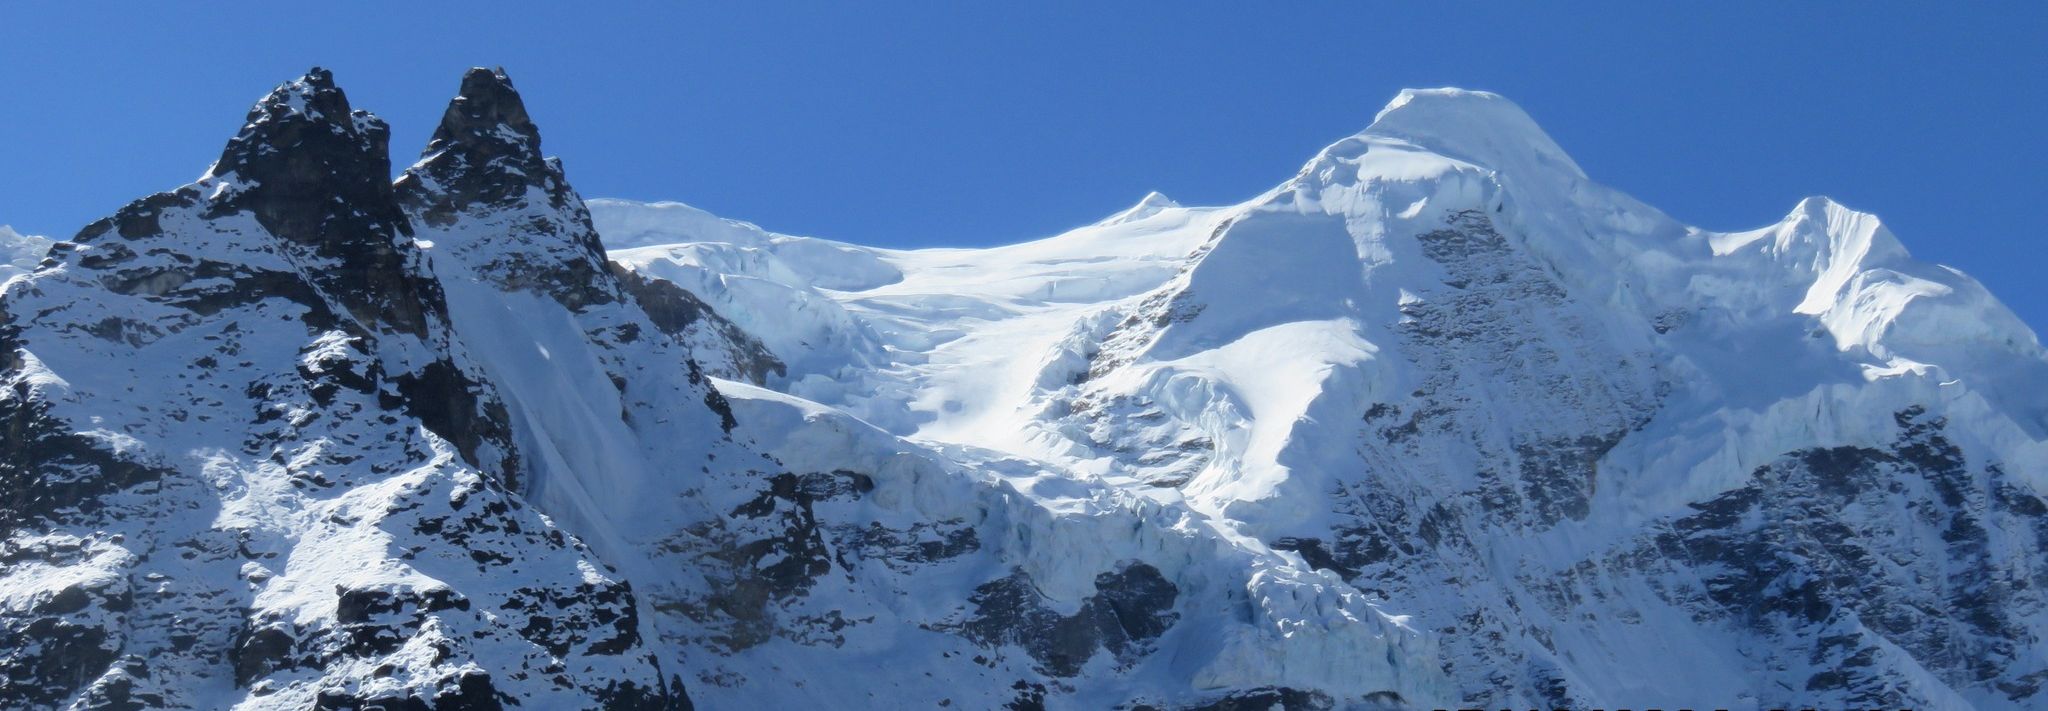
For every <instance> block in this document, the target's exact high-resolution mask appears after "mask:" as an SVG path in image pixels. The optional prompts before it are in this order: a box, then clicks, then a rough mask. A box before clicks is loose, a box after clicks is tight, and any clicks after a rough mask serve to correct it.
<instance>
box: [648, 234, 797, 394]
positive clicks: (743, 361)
mask: <svg viewBox="0 0 2048 711" xmlns="http://www.w3.org/2000/svg"><path fill="white" fill-rule="evenodd" d="M608 264H609V266H610V268H611V272H612V274H613V275H614V276H616V277H618V280H619V284H620V285H621V286H623V287H624V288H625V290H626V293H628V294H632V295H633V300H634V301H636V302H639V304H640V308H642V309H645V310H646V311H647V317H648V318H649V319H652V320H653V321H654V325H655V327H657V328H660V329H661V332H662V333H666V334H668V335H669V336H670V337H673V338H676V339H678V340H684V341H685V342H688V339H690V338H691V336H692V334H693V332H696V331H700V330H701V331H708V332H710V333H711V334H713V335H715V336H716V338H717V339H718V340H719V341H721V342H722V343H723V344H726V350H727V351H729V352H730V353H731V354H732V356H731V357H732V361H733V365H734V366H736V367H737V368H738V370H739V372H738V375H740V376H741V377H744V378H745V379H746V380H747V381H748V382H751V383H753V384H755V385H760V384H763V383H766V382H768V375H769V374H770V373H773V374H775V375H776V376H777V377H781V376H783V375H787V374H788V372H789V371H788V368H787V367H786V366H784V365H783V363H782V360H781V359H778V358H776V357H775V354H774V353H771V352H769V351H768V346H766V345H764V344H762V343H761V340H760V339H758V338H755V337H754V336H753V334H750V333H747V332H746V331H743V330H740V327H739V326H738V325H736V324H734V323H733V322H731V321H728V320H726V319H725V317H723V316H720V315H718V312H716V311H713V310H711V305H710V304H707V303H704V300H703V299H699V298H697V295H696V294H692V293H690V292H689V291H687V290H685V289H683V288H682V287H680V286H676V285H675V284H674V283H673V282H670V281H668V280H666V279H658V278H654V277H649V276H643V275H641V274H639V273H636V272H634V271H632V270H629V269H627V268H625V267H623V266H620V265H619V263H617V262H610V263H608Z"/></svg>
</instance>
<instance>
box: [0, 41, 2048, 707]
mask: <svg viewBox="0 0 2048 711" xmlns="http://www.w3.org/2000/svg"><path fill="white" fill-rule="evenodd" d="M388 133H389V132H388V129H386V128H385V127H384V125H383V124H382V122H381V121H380V120H378V119H376V118H375V117H374V116H372V115H370V114H368V113H367V112H363V111H360V110H357V109H355V108H354V107H352V106H350V105H349V104H348V102H347V98H346V96H345V95H344V94H342V93H341V91H340V89H339V88H338V87H336V86H335V85H334V82H333V79H332V76H331V74H329V73H327V72H325V71H323V70H319V69H315V70H313V71H311V72H308V73H307V75H305V76H304V77H301V78H300V79H298V80H295V81H292V82H287V83H285V84H283V85H281V86H280V87H279V88H278V89H277V90H275V91H273V92H272V93H271V94H269V95H267V96H266V97H265V98H264V99H262V100H261V101H259V102H258V103H257V105H256V106H255V107H254V108H253V109H252V110H251V112H250V114H249V119H248V121H247V122H246V124H245V125H244V126H243V127H242V129H241V130H240V131H238V132H237V134H236V136H235V138H234V139H232V140H230V142H229V144H228V146H227V148H226V149H225V150H224V151H223V154H222V158H221V160H220V161H218V162H216V163H215V164H214V166H213V167H212V168H210V169H209V170H208V171H207V172H206V173H205V175H204V176H203V177H202V178H201V179H200V180H199V181H198V182H195V183H193V184H191V185H188V186H185V187H181V188H178V189H176V190H173V191H171V192H166V193H160V194H157V195H154V196H150V197H146V198H143V199H141V200H139V201H137V202H135V203H133V204H131V205H130V206H129V207H127V208H124V209H123V210H121V211H120V212H118V213H116V214H115V215H114V216H113V217H110V218H108V219H106V220H102V221H100V222H97V223H95V224H94V225H92V226H89V227H88V228H86V229H85V230H83V231H81V232H80V233H79V235H78V236H77V237H74V238H73V239H71V240H66V241H63V242H60V243H57V244H55V245H54V246H52V247H51V248H50V249H49V253H48V257H47V258H46V259H43V260H42V261H40V262H39V263H38V264H36V265H35V266H34V268H33V269H31V270H28V272H27V273H26V274H25V275H15V276H11V277H10V278H9V279H8V280H7V282H6V286H5V288H4V291H0V309H4V312H5V318H4V323H5V329H4V330H0V337H4V341H0V345H4V349H0V350H4V351H5V352H6V355H7V357H6V359H5V361H4V366H5V368H4V372H0V377H4V381H5V383H6V385H7V387H6V388H5V389H0V419H5V420H6V421H7V422H9V423H10V426H9V428H8V429H6V430H5V432H7V435H6V436H5V437H4V438H0V491H5V492H7V493H6V496H5V498H0V532H4V533H5V535H6V538H5V541H4V544H0V555H4V556H5V557H6V559H7V560H9V561H10V564H9V566H8V570H7V571H6V572H4V573H0V639H4V640H5V641H6V642H7V644H5V645H0V649H6V650H8V651H7V652H5V653H0V667H4V668H5V669H6V670H7V672H8V673H7V674H6V675H4V676H0V706H7V707H17V706H18V707H44V706H53V707H68V708H133V707H176V708H208V707H238V708H272V707H292V708H306V707H313V708H371V707H419V708H504V707H512V706H520V707H532V706H535V705H539V706H555V705H571V706H586V707H604V708H692V707H705V708H728V707H736V706H743V705H761V704H767V705H775V706H785V705H791V706H793V705H800V704H808V705H816V704H820V703H824V704H830V705H835V706H867V707H894V706H900V705H907V704H926V703H929V704H936V705H941V706H947V705H960V706H965V707H973V708H983V707H987V708H993V707H998V706H1002V707H1008V708H1017V709H1026V708H1099V707H1125V708H1183V709H1223V708H1239V707H1271V706H1278V707H1282V708H1299V709H1321V708H1339V707H1342V708H1412V707H1422V708H1433V707H1438V706H1448V705H1453V704H1455V705H1460V706H1465V705H1474V706H1495V705H1507V706H1523V705H1543V706H1550V707H1559V708H1566V707H1569V708H1577V707H1589V708H1591V707H1616V706H1641V705H1652V704H1663V705H1679V704H1690V705H1701V704H1712V705H1716V706H1727V707H1742V708H1748V707H1758V708H1762V707H1779V706H1785V705H1799V706H1830V707H1832V706H1843V707H1847V706H1866V707H1876V706H1900V707H1944V708H1946V707H1957V708H1961V707H1979V708H2023V707H2026V706H2028V705H2030V704H2031V703H2032V702H2034V701H2038V700H2039V693H2040V685H2041V683H2042V682H2043V680H2048V671H2044V669H2043V667H2042V663H2043V662H2042V660H2041V659H2040V658H2039V655H2038V654H2037V653H2035V652H2034V651H2032V650H2034V649H2035V648H2036V647H2038V645H2039V640H2040V639H2041V635H2042V634H2043V633H2044V632H2048V609H2044V608H2048V601H2044V599H2043V595H2044V593H2043V592H2042V590H2043V589H2044V587H2043V586H2048V577H2044V572H2043V571H2048V557H2044V554H2043V553H2042V550H2044V548H2048V546H2044V544H2048V499H2044V498H2043V496H2042V492H2043V489H2044V482H2043V481H2042V479H2043V476H2044V474H2048V466H2044V465H2048V436H2044V435H2043V434H2042V432H2043V427H2044V425H2048V419H2044V412H2043V410H2042V409H2041V407H2040V405H2038V404H2037V403H2035V402H2033V401H2031V400H2030V399H2029V398H2028V397H2027V395H2026V393H2028V392H2039V389H2038V388H2036V387H2034V386H2035V385H2037V384H2048V358H2044V357H2043V355H2042V351H2041V348H2040V346H2039V343H2038V340H2037V339H2036V338H2035V337H2034V335H2033V333H2032V331H2031V330H2029V329H2028V328H2027V327H2026V326H2025V325H2024V324H2023V323H2021V322H2020V321H2019V320H2018V319H2017V318H2016V317H2014V316H2012V315H2011V312H2010V311H2009V310H2007V309H2005V308H2004V307H2003V305H2001V304H1999V303H1998V302H1997V300H1996V299H1995V298H1993V297H1992V296H1991V295H1990V294H1988V292H1985V291H1984V290H1983V289H1982V287H1981V286H1980V285H1977V284H1976V283H1975V282H1974V281H1973V280H1970V279H1969V278H1968V277H1967V276H1966V275H1962V274H1961V273H1960V272H1956V271H1954V270H1951V269H1947V268H1944V267H1938V266H1933V265H1926V264H1924V263H1920V262H1917V261H1914V260H1912V259H1911V257H1910V255H1909V254H1907V253H1906V251H1905V250H1904V248H1903V246H1901V245H1900V244H1899V243H1898V241H1897V239H1896V238H1895V237H1893V236H1892V235H1890V233H1889V231H1888V230H1886V229H1885V228H1884V227H1883V226H1882V224H1881V223H1879V222H1878V221H1877V220H1876V219H1875V218H1874V217H1872V216H1869V215H1867V214H1864V213H1858V212H1855V211H1852V210H1849V209H1847V208H1843V207H1841V206H1839V205H1837V204H1835V203H1833V202H1832V201H1827V200H1824V199H1810V200H1807V201H1803V202H1801V203H1800V205H1799V206H1798V207H1797V208H1795V209H1794V210H1793V212H1792V214H1790V215H1788V216H1787V217H1786V218H1785V219H1784V220H1782V221H1780V222H1779V223H1777V224H1775V225H1771V226H1767V227H1764V228H1760V229H1758V230H1752V231H1748V232H1738V233H1715V232H1709V231H1705V230H1700V229H1697V228H1692V227H1688V226H1685V225H1682V224H1679V223H1677V222H1676V221H1674V220H1671V219H1670V218H1669V217H1667V216H1665V215H1663V214H1662V213H1660V212H1657V211H1656V210H1655V209H1654V208H1650V207H1648V206H1645V205H1642V204H1641V203H1639V202H1636V201H1634V200H1633V199H1630V198H1628V197H1627V196H1625V195H1622V194H1621V193H1619V192H1616V191H1614V190H1611V189H1608V188H1605V187H1602V186H1600V185H1598V184H1597V183H1594V182H1592V180H1591V179H1590V178H1588V177H1587V176H1586V175H1585V174H1584V173H1583V172H1582V171H1581V170H1580V169H1579V168H1578V166H1577V165H1576V164H1575V163H1574V162H1572V161H1571V159H1570V158H1569V156H1568V155H1566V154H1565V153H1564V152H1563V149H1562V148H1559V147H1558V146H1556V144H1555V142H1554V141H1551V140H1550V139H1549V138H1548V137H1547V136H1546V135H1544V134H1543V133H1542V130H1541V129H1540V128H1539V127H1537V126H1536V124H1535V122H1534V121H1533V119H1530V118H1529V117H1528V115H1527V114H1526V113H1524V112H1522V111H1521V110H1520V109H1519V108H1516V107H1515V106H1514V105H1513V104H1512V102H1508V101H1507V100H1506V99H1503V98H1500V97H1498V96H1496V95H1493V94H1488V93H1484V92H1468V91H1462V90H1449V89H1438V90H1411V91H1404V92H1402V93H1401V94H1400V95H1399V96H1397V97H1396V98H1395V100H1394V101H1393V102H1391V103H1390V104H1389V106H1388V108H1387V109H1385V110H1383V111H1381V112H1380V114H1379V115H1378V116H1377V117H1376V118H1375V121H1374V123H1373V125H1372V127H1369V128H1367V129H1365V130H1363V131H1361V132H1360V133H1358V134H1355V135H1353V136H1350V137H1347V138H1344V139H1340V140H1339V141H1337V142H1335V143H1333V144H1331V145H1330V146H1329V147H1328V148H1326V149H1325V150H1323V151H1321V152H1319V153H1318V154H1317V155H1316V156H1314V157H1312V158H1311V159H1310V160H1309V161H1308V162H1307V163H1306V164H1305V165H1304V168H1303V169H1302V170H1301V171H1300V172H1299V173H1298V174H1297V175H1295V176H1293V177H1292V178H1291V179H1288V180H1286V181H1284V182H1282V183H1280V184H1279V185H1278V186H1276V187H1275V188H1274V189H1272V190H1270V191H1268V192H1266V193H1265V194H1263V195H1260V196H1256V197H1253V198H1252V199H1250V200H1248V201H1246V202H1243V203H1239V204H1236V205H1229V206H1222V207H1187V206H1181V205H1179V204H1177V203H1174V202H1172V201H1170V200H1167V199H1165V198H1164V196H1160V195H1158V194H1157V193H1153V194H1151V195H1148V196H1146V197H1145V198H1144V199H1143V200H1140V201H1139V202H1138V203H1137V204H1136V205H1134V206H1133V207H1132V208H1130V209H1127V210H1125V211H1122V212H1120V213H1118V214H1116V215H1113V216H1111V217H1110V218H1108V219H1104V220H1103V221H1100V222H1097V223H1095V224H1091V225H1087V226H1083V227H1078V228H1076V229H1074V230H1071V231H1069V232H1067V233H1064V234H1061V235H1057V236H1054V237H1050V238H1047V239H1043V240H1036V241H1030V242H1023V243H1018V244H1012V245H1005V246H1001V247H994V248H988V249H974V250H964V249H943V250H889V249H877V248H869V247H861V246H858V245H852V244H846V243H840V242H832V241H829V240H822V239H816V238H809V237H795V236H788V235H780V234H775V233H772V232H768V231H766V230H762V229H761V228H759V227H756V226H754V225H752V224H749V223H743V222H737V221H733V220H726V219H724V218H718V217H716V216H713V215H710V214H709V213H705V212H703V211H700V210H696V209H694V208H689V207H688V206H685V205H682V204H680V203H656V204H640V203H631V202H628V201H618V200H591V201H588V202H586V201H584V200H583V199H582V198H581V197H580V196H579V195H578V194H577V193H576V192H575V190H574V189H573V188H572V187H570V186H569V183H568V179H567V177H566V174H565V172H564V169H563V166H562V163H561V162H560V161H558V160H555V159H553V158H548V157H546V156H544V155H543V154H542V152H541V144H540V131H539V130H538V128H536V127H534V126H533V124H532V122H531V119H530V117H529V116H528V115H527V113H526V110H525V104H524V99H523V98H522V97H520V95H519V94H518V92H517V90H516V89H515V88H514V87H513V85H512V83H511V80H510V79H509V77H507V76H506V75H505V74H504V72H503V71H502V70H493V69H485V68H477V69H472V70H470V71H469V72H467V73H466V74H465V75H464V76H463V79H462V82H461V86H460V88H459V89H458V91H457V93H456V95H455V97H454V98H453V99H452V100H451V101H450V104H449V107H448V110H447V111H446V112H445V113H444V115H443V118H442V123H441V125H440V127H439V128H438V129H437V130H436V132H435V134H434V137H433V139H432V140H431V141H430V143H429V145H428V146H427V147H426V148H425V150H423V151H422V153H421V156H420V158H419V160H418V161H417V162H415V163H414V164H412V165H411V166H410V167H408V168H407V169H406V170H404V171H403V172H401V173H400V174H399V176H398V177H397V178H396V179H395V180H392V179H391V178H390V175H389V173H390V170H389V168H390V163H389V157H388V155H386V153H387V152H388V146H386V145H385V142H386V139H387V137H388ZM1681 657H1682V660H1683V661H1682V663H1679V662H1677V661H1675V660H1679V659H1681Z"/></svg>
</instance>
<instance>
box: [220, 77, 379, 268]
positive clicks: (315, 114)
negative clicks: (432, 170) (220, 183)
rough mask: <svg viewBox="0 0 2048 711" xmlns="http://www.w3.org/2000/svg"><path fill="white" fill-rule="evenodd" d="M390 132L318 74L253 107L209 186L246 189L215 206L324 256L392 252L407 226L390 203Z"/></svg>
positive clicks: (331, 80) (290, 84) (279, 89)
mask: <svg viewBox="0 0 2048 711" xmlns="http://www.w3.org/2000/svg"><path fill="white" fill-rule="evenodd" d="M390 138H391V129H390V128H389V127H388V126H386V125H385V124H384V121H383V120H382V119H379V118H377V117H376V116H374V115H372V114H370V112H368V111H359V110H355V109H352V108H350V106H349V102H348V95H347V94H345V93H343V92H342V90H341V88H340V87H338V86H335V84H334V75H333V73H331V72H329V71H327V70H326V69H322V68H320V67H314V68H312V69H310V70H308V71H307V72H306V74H305V75H304V76H301V77H299V78H298V79H294V80H291V81H288V82H285V83H283V84H280V85H278V86H277V88H275V89H272V90H271V91H270V93H269V94H266V95H264V97H263V98H262V99H260V100H258V101H257V102H256V105H255V106H253V107H251V108H250V109H249V115H248V118H247V119H246V120H245V121H244V122H243V123H242V128H241V130H240V131H238V132H236V134H235V136H234V138H231V139H229V140H228V144H227V146H226V147H225V148H223V149H222V150H221V156H220V159H219V160H218V161H215V162H214V164H213V167H212V168H210V169H208V170H207V173H206V176H205V179H228V178H230V176H232V180H233V181H234V182H238V183H240V184H242V185H243V188H244V189H242V190H240V191H235V192H229V193H225V194H224V198H223V200H224V201H223V203H222V205H221V207H223V208H226V209H231V210H248V211H250V212H253V213H254V214H255V215H256V218H257V220H259V221H260V222H262V223H263V226H264V227H265V228H266V229H268V230H270V232H271V233H272V234H274V235H277V236H279V237H282V238H285V239H288V240H291V241H294V242H298V243H301V244H312V245H318V246H320V248H321V249H323V250H347V249H352V248H353V247H351V246H349V245H355V244H357V243H362V244H369V243H375V244H377V245H380V246H378V247H376V248H377V249H383V248H387V247H388V244H387V243H388V242H389V237H390V235H392V234H394V233H397V232H403V231H405V230H406V229H407V228H406V227H405V225H404V218H403V217H402V216H401V215H400V214H399V213H398V209H397V205H396V203H395V202H394V201H393V199H392V195H391V156H390V152H389V144H390Z"/></svg>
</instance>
